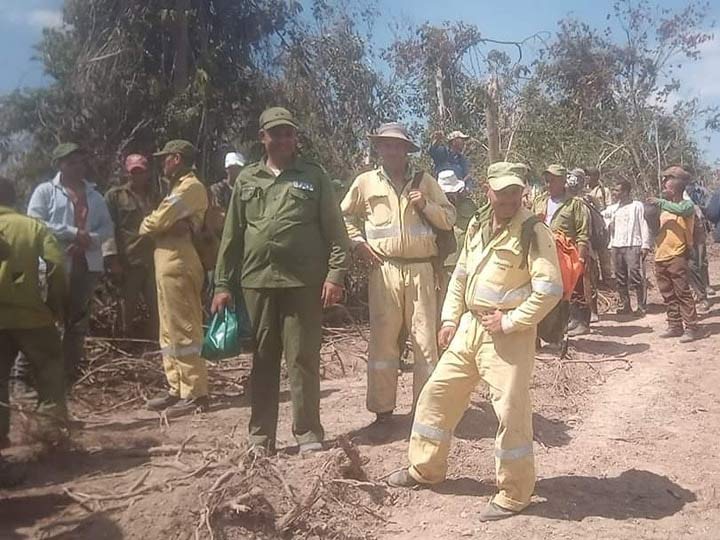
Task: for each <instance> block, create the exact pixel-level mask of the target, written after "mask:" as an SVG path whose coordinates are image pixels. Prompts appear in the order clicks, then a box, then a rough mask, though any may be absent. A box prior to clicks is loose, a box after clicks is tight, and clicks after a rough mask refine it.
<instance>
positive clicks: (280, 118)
mask: <svg viewBox="0 0 720 540" xmlns="http://www.w3.org/2000/svg"><path fill="white" fill-rule="evenodd" d="M277 126H292V127H294V128H295V129H298V125H297V122H296V121H295V117H294V116H293V114H292V113H291V112H290V111H288V110H287V109H285V108H284V107H270V108H269V109H265V110H264V111H263V113H262V114H261V115H260V129H272V128H274V127H277Z"/></svg>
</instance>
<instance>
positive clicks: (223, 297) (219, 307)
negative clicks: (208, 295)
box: [210, 292, 232, 314]
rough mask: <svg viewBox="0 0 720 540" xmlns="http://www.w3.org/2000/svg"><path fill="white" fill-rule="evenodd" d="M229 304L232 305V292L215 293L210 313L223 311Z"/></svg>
mask: <svg viewBox="0 0 720 540" xmlns="http://www.w3.org/2000/svg"><path fill="white" fill-rule="evenodd" d="M230 305H232V294H230V293H227V292H220V293H217V294H216V295H215V296H213V299H212V305H211V306H210V313H212V314H215V313H217V312H218V311H223V310H224V309H226V308H227V307H228V306H230Z"/></svg>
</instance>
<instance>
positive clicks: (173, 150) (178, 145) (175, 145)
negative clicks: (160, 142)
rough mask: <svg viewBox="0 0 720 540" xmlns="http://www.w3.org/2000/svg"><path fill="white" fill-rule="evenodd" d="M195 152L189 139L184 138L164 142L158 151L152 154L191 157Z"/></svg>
mask: <svg viewBox="0 0 720 540" xmlns="http://www.w3.org/2000/svg"><path fill="white" fill-rule="evenodd" d="M195 153H196V150H195V147H194V146H193V144H192V143H191V142H190V141H186V140H185V139H174V140H172V141H168V142H167V143H165V146H163V149H162V150H160V151H159V152H155V153H154V154H153V156H155V157H160V156H167V155H168V154H180V155H181V156H183V157H186V158H189V159H193V158H194V157H195Z"/></svg>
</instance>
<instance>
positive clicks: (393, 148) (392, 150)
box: [375, 139, 410, 169]
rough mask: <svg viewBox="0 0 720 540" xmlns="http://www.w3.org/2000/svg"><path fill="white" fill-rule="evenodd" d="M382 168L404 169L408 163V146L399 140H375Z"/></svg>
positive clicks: (405, 142)
mask: <svg viewBox="0 0 720 540" xmlns="http://www.w3.org/2000/svg"><path fill="white" fill-rule="evenodd" d="M375 150H376V151H377V153H378V155H379V156H380V159H381V160H382V163H383V166H385V167H386V168H389V169H398V168H401V167H405V166H406V165H407V162H408V152H410V145H409V144H408V143H407V141H403V140H401V139H377V140H376V142H375Z"/></svg>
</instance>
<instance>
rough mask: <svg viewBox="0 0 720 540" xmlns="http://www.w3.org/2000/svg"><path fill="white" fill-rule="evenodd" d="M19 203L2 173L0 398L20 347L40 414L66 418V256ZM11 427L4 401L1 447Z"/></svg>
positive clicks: (5, 396)
mask: <svg viewBox="0 0 720 540" xmlns="http://www.w3.org/2000/svg"><path fill="white" fill-rule="evenodd" d="M15 202H16V197H15V189H14V187H13V185H12V183H11V182H10V181H9V180H7V179H5V178H0V238H2V239H3V241H4V243H5V245H6V246H7V247H8V248H9V249H6V250H4V251H5V253H4V255H5V257H3V258H2V260H0V403H8V401H9V388H8V387H9V378H10V370H11V368H12V365H13V363H14V362H15V357H16V356H17V354H18V353H19V352H22V353H23V354H24V355H25V358H26V359H27V361H28V363H29V364H30V366H31V368H32V370H33V374H34V377H35V388H36V389H37V393H38V409H39V412H41V413H42V415H41V418H44V419H48V418H53V417H54V418H56V419H57V421H58V422H64V420H65V416H66V411H65V372H64V365H63V349H62V344H61V341H60V335H59V334H58V331H57V329H56V328H55V322H56V321H58V320H60V319H61V318H62V306H63V303H64V301H65V292H66V284H65V271H64V267H63V262H64V256H63V252H62V250H61V249H60V245H59V244H58V242H57V240H56V239H55V237H54V236H53V234H52V233H51V232H50V231H49V230H48V229H47V227H45V225H43V224H42V223H41V222H40V221H38V220H36V219H33V218H30V217H27V216H24V215H23V214H20V213H18V212H16V211H15V209H14V208H13V205H14V204H15ZM52 423H53V424H54V422H52ZM52 427H53V428H54V427H55V426H52ZM9 431H10V411H9V409H8V408H7V407H3V406H0V448H3V447H6V446H8V445H9V443H10V441H9V439H8V434H9ZM2 469H3V467H2V462H0V471H2ZM0 484H2V474H0ZM0 487H1V486H0Z"/></svg>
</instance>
